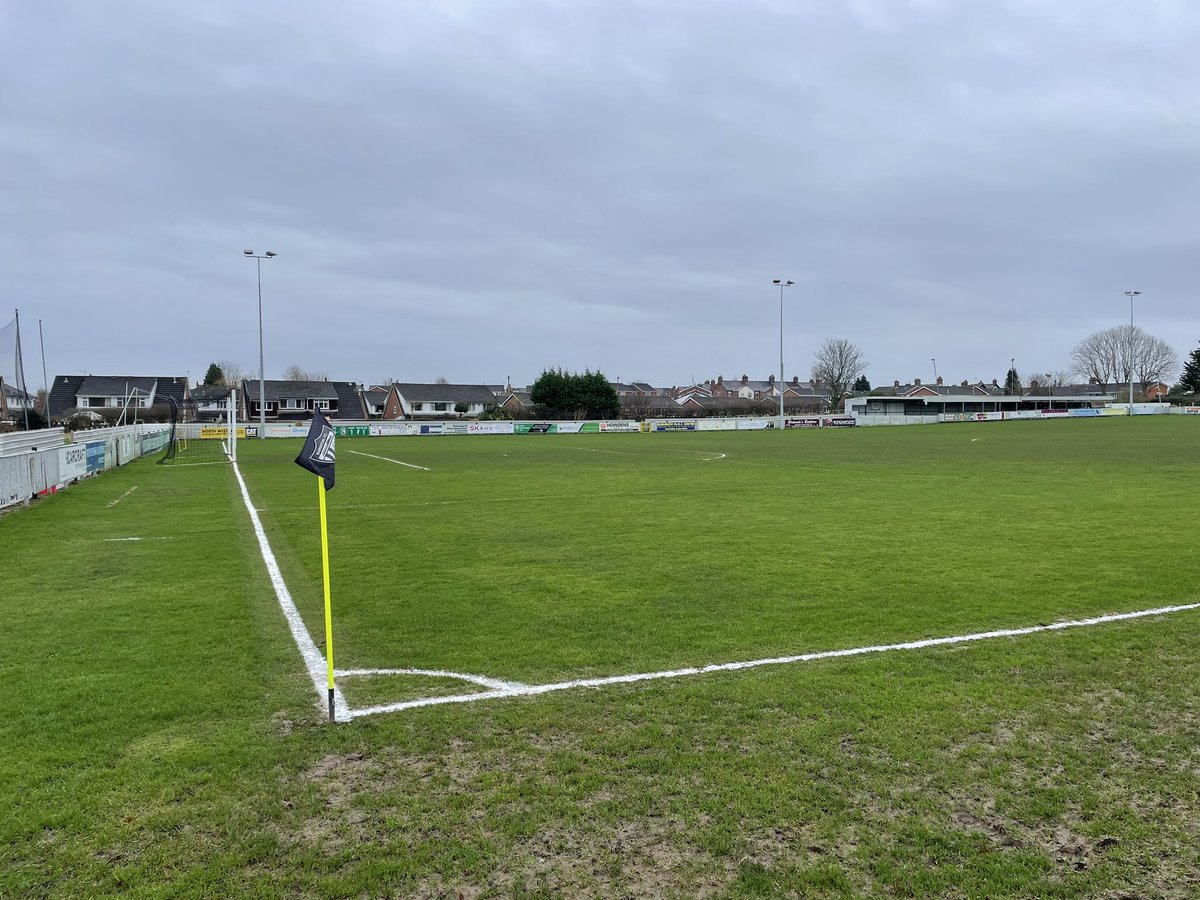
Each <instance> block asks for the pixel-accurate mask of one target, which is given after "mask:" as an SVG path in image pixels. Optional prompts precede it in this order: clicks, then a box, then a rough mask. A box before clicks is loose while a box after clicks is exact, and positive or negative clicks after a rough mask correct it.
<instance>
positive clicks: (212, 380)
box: [204, 363, 225, 384]
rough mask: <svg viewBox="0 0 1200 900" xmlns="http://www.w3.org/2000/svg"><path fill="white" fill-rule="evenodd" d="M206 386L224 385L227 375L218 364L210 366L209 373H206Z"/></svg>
mask: <svg viewBox="0 0 1200 900" xmlns="http://www.w3.org/2000/svg"><path fill="white" fill-rule="evenodd" d="M204 383H205V384H224V383H225V373H224V372H222V371H221V367H220V366H218V365H217V364H216V363H209V364H208V371H207V372H205V373H204Z"/></svg>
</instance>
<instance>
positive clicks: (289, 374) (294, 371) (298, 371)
mask: <svg viewBox="0 0 1200 900" xmlns="http://www.w3.org/2000/svg"><path fill="white" fill-rule="evenodd" d="M283 380H284V381H328V380H329V376H328V375H326V374H325V373H324V372H310V371H308V370H307V369H302V368H300V367H299V366H288V367H287V368H286V369H284V370H283Z"/></svg>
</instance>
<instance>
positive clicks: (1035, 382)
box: [1029, 378, 1041, 391]
mask: <svg viewBox="0 0 1200 900" xmlns="http://www.w3.org/2000/svg"><path fill="white" fill-rule="evenodd" d="M1039 387H1041V384H1039V383H1038V380H1037V379H1036V378H1031V379H1029V389H1030V390H1031V391H1036V390H1037V389H1038V388H1039Z"/></svg>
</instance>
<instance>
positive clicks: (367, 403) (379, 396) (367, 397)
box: [362, 384, 389, 419]
mask: <svg viewBox="0 0 1200 900" xmlns="http://www.w3.org/2000/svg"><path fill="white" fill-rule="evenodd" d="M388 393H389V389H388V386H387V385H385V384H373V385H371V386H370V387H369V388H367V389H366V390H365V391H363V392H362V400H363V406H364V407H365V408H366V410H367V418H369V419H382V418H383V409H384V407H385V406H386V405H387V398H388Z"/></svg>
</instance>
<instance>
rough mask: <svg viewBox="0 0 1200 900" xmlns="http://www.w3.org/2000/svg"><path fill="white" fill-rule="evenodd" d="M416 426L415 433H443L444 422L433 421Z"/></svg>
mask: <svg viewBox="0 0 1200 900" xmlns="http://www.w3.org/2000/svg"><path fill="white" fill-rule="evenodd" d="M416 428H417V430H416V431H415V432H413V433H414V434H441V433H442V423H441V422H431V423H430V424H428V425H418V426H416Z"/></svg>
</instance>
